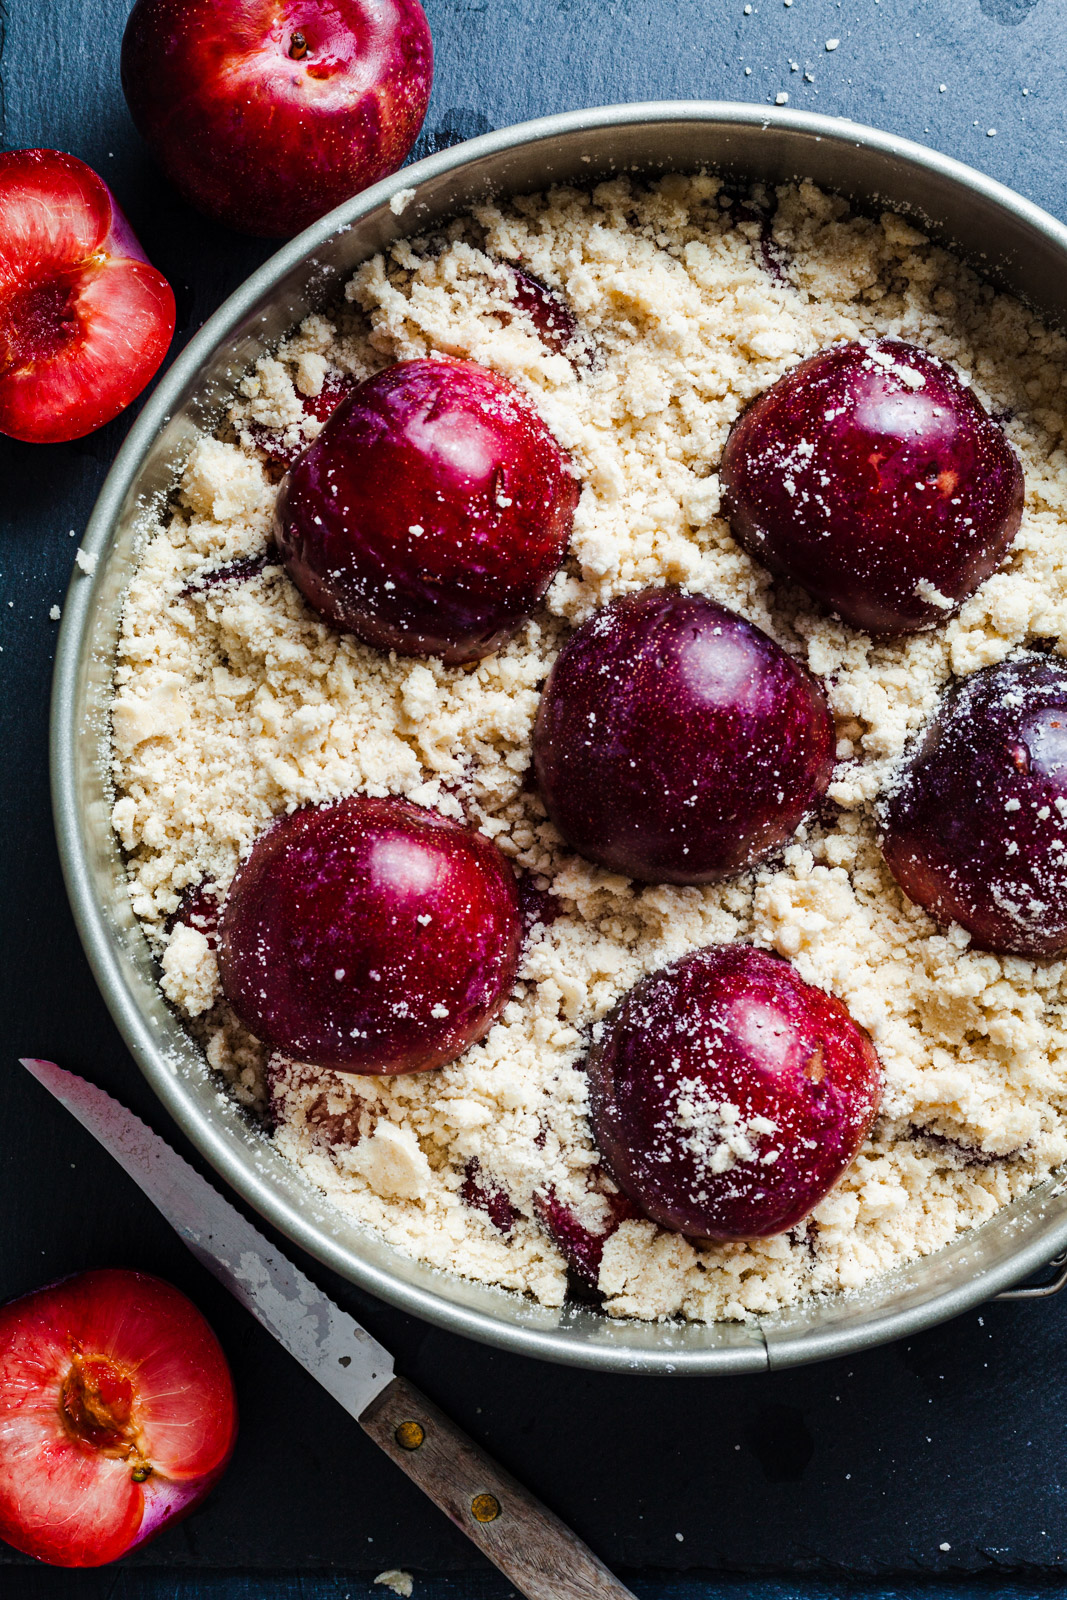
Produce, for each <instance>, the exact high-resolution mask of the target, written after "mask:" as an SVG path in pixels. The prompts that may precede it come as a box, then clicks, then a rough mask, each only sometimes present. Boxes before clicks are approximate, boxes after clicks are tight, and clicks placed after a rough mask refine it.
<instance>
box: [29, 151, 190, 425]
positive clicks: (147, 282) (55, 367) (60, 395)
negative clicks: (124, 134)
mask: <svg viewBox="0 0 1067 1600" xmlns="http://www.w3.org/2000/svg"><path fill="white" fill-rule="evenodd" d="M174 320H175V308H174V294H173V292H172V290H171V287H170V285H169V284H168V283H167V280H166V279H165V278H164V277H163V275H162V273H160V272H158V271H157V270H156V268H155V267H153V266H152V265H151V264H150V262H149V261H148V258H147V256H146V255H145V253H144V251H143V250H142V249H141V246H140V245H139V244H138V242H137V239H136V238H135V237H134V234H133V230H132V229H131V227H130V225H129V223H128V222H127V221H126V218H125V217H124V216H123V214H122V212H121V210H120V209H119V206H118V204H117V203H116V201H115V198H114V196H113V195H112V193H111V191H110V189H109V188H108V187H107V185H106V184H105V183H104V182H103V180H102V179H101V178H98V177H97V175H96V173H95V172H93V171H92V169H91V168H90V167H87V166H86V165H85V163H84V162H83V161H79V160H77V159H76V157H74V156H68V155H64V154H62V153H61V152H60V151H57V150H14V151H10V152H8V153H7V154H4V155H0V433H6V434H8V435H9V436H10V437H11V438H13V439H21V440H23V441H25V442H27V443H31V444H57V443H61V442H63V441H66V440H68V439H80V438H82V437H83V436H84V435H85V434H87V433H93V432H94V431H95V430H96V429H97V428H101V427H103V425H104V424H105V423H106V422H111V421H112V419H113V418H115V417H117V416H118V415H119V413H120V412H121V411H123V410H125V408H126V407H127V406H128V405H129V404H130V402H131V401H132V400H134V399H135V398H136V397H137V395H139V394H140V392H141V390H142V389H143V388H144V387H145V385H146V384H147V383H148V382H149V380H150V379H151V378H152V377H153V376H154V374H155V373H156V371H157V370H158V368H159V365H160V363H161V362H162V360H163V358H164V356H165V355H166V353H167V349H168V347H169V345H170V341H171V337H172V336H173V333H174Z"/></svg>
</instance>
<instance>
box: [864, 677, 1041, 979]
mask: <svg viewBox="0 0 1067 1600" xmlns="http://www.w3.org/2000/svg"><path fill="white" fill-rule="evenodd" d="M880 826H881V843H882V849H883V851H884V852H885V858H886V860H887V861H888V863H889V866H890V870H891V871H892V873H893V876H894V877H895V878H896V880H897V882H898V883H899V884H900V886H901V888H902V889H903V890H904V892H905V893H906V894H907V895H908V896H909V897H910V898H911V899H912V900H914V901H915V902H916V904H918V905H920V906H922V907H923V908H924V910H926V911H928V912H929V913H930V915H931V916H932V917H933V918H935V920H936V921H938V922H939V923H941V924H943V925H944V924H947V923H950V922H958V923H959V924H960V925H961V927H964V928H966V929H967V931H968V933H970V934H971V936H972V937H973V939H974V941H975V943H976V944H978V945H980V946H981V948H982V949H984V950H994V951H997V952H999V953H1000V954H1004V955H1018V956H1055V955H1061V954H1063V952H1064V951H1067V665H1064V663H1063V662H1062V661H1057V660H1051V659H1049V658H1048V657H1047V656H1044V655H1040V654H1038V653H1036V652H1035V653H1033V654H1030V655H1025V656H1020V657H1017V658H1016V659H1015V660H1013V661H1005V662H1002V663H1001V664H1000V665H999V666H994V667H985V668H983V669H982V670H981V671H980V672H975V673H972V674H971V676H970V677H969V678H965V679H964V680H963V682H962V683H960V684H958V685H957V686H956V687H955V688H953V689H950V690H949V692H948V693H947V694H946V695H945V696H944V697H943V699H942V701H941V704H940V705H939V707H938V709H937V713H936V715H935V716H934V719H933V721H932V722H931V723H930V726H929V727H928V728H927V729H926V730H925V732H924V733H923V734H922V735H921V736H920V738H919V740H918V741H917V743H916V745H915V747H914V749H913V750H912V751H911V752H910V754H909V755H908V757H907V759H906V760H905V762H904V764H903V766H902V767H901V769H900V771H899V773H898V774H897V777H896V780H895V782H894V783H893V785H892V786H891V788H890V790H889V792H888V794H887V795H886V796H885V798H884V799H883V801H882V804H881V807H880Z"/></svg>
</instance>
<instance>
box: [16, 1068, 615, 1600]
mask: <svg viewBox="0 0 1067 1600" xmlns="http://www.w3.org/2000/svg"><path fill="white" fill-rule="evenodd" d="M22 1065H23V1066H24V1067H25V1068H26V1069H27V1070H28V1071H29V1072H31V1073H32V1074H33V1076H34V1077H35V1078H36V1079H37V1081H38V1083H40V1084H43V1085H44V1087H45V1088H46V1089H47V1090H48V1091H49V1092H50V1093H51V1094H53V1095H54V1096H55V1098H56V1099H57V1100H58V1101H59V1102H60V1104H61V1105H64V1106H66V1108H67V1110H68V1111H69V1112H70V1113H71V1114H72V1116H74V1117H75V1118H76V1119H77V1121H78V1122H80V1123H81V1125H82V1127H83V1128H85V1130H86V1131H87V1132H88V1133H91V1134H92V1135H93V1137H94V1139H98V1140H99V1142H100V1143H101V1144H102V1145H103V1146H104V1149H105V1150H107V1151H108V1152H109V1154H110V1155H112V1156H113V1157H114V1159H115V1160H116V1161H117V1162H118V1164H119V1166H120V1167H121V1168H122V1169H123V1171H124V1172H126V1173H127V1174H128V1175H129V1176H130V1177H131V1178H132V1179H133V1181H134V1183H136V1184H137V1186H138V1188H139V1189H140V1190H141V1192H142V1194H145V1195H146V1196H147V1197H148V1199H149V1200H151V1202H152V1204H153V1205H154V1206H155V1207H156V1209H157V1210H158V1211H161V1212H162V1214H163V1215H164V1217H166V1219H167V1221H168V1222H169V1223H170V1225H171V1227H172V1228H174V1229H175V1231H176V1232H177V1233H178V1235H179V1236H180V1238H182V1239H183V1240H184V1241H185V1243H186V1244H187V1245H188V1246H189V1249H190V1250H191V1251H192V1252H193V1254H194V1255H195V1256H196V1258H197V1259H198V1260H199V1261H200V1262H202V1263H203V1265H204V1266H205V1267H206V1268H207V1269H208V1271H209V1272H211V1273H213V1274H214V1276H215V1277H216V1278H218V1280H219V1282H220V1283H223V1284H225V1286H226V1288H227V1289H229V1291H230V1293H231V1294H233V1295H235V1296H236V1298H237V1299H238V1300H239V1301H240V1302H241V1304H242V1305H243V1306H245V1307H246V1309H247V1310H249V1311H250V1312H251V1313H252V1315H253V1316H254V1317H255V1318H256V1319H257V1321H259V1322H261V1323H262V1324H263V1326H264V1327H265V1328H266V1329H267V1331H268V1332H269V1333H272V1334H273V1335H274V1337H275V1339H277V1341H278V1343H279V1344H280V1345H282V1346H283V1348H284V1349H286V1350H288V1352H289V1354H290V1355H291V1356H294V1357H295V1358H296V1360H297V1361H299V1363H300V1365H301V1366H302V1367H303V1368H304V1370H305V1371H306V1372H310V1374H311V1376H312V1377H313V1378H316V1379H317V1380H318V1382H319V1383H321V1384H322V1386H323V1388H324V1389H326V1390H328V1392H329V1393H330V1394H332V1395H333V1397H334V1399H335V1400H336V1401H337V1402H338V1403H339V1404H340V1405H341V1406H343V1407H344V1409H345V1410H346V1411H347V1412H348V1413H349V1415H350V1416H353V1417H355V1419H356V1421H357V1422H358V1423H359V1425H360V1427H361V1428H362V1429H363V1430H364V1432H365V1433H367V1434H369V1435H370V1437H371V1438H372V1439H373V1440H374V1442H375V1444H377V1445H380V1446H381V1448H382V1449H383V1450H384V1451H385V1453H386V1455H387V1456H389V1457H391V1459H392V1460H393V1461H395V1462H396V1464H397V1466H398V1467H401V1468H402V1469H403V1470H404V1472H406V1473H407V1475H408V1477H409V1478H411V1480H412V1481H413V1482H414V1483H416V1484H418V1486H419V1488H420V1489H421V1490H422V1491H423V1492H424V1493H425V1494H427V1495H429V1497H430V1499H431V1500H432V1501H433V1502H434V1504H435V1505H437V1506H439V1507H440V1509H441V1510H442V1511H444V1512H445V1514H446V1515H447V1516H449V1517H450V1518H451V1519H452V1521H453V1522H454V1523H455V1524H456V1526H457V1527H458V1528H461V1529H462V1530H463V1532H464V1533H465V1534H466V1535H467V1537H468V1538H469V1539H471V1540H473V1542H474V1543H475V1544H476V1545H477V1546H478V1548H479V1550H481V1551H482V1553H483V1554H484V1555H486V1556H488V1557H489V1560H490V1561H492V1562H493V1563H494V1564H495V1565H496V1566H498V1567H499V1568H500V1570H501V1572H503V1573H504V1575H505V1576H506V1577H507V1578H509V1579H510V1581H511V1582H512V1583H513V1584H514V1585H515V1587H516V1588H517V1589H518V1590H519V1591H520V1593H521V1594H524V1595H526V1596H527V1597H528V1600H635V1597H634V1595H633V1594H632V1592H631V1591H630V1590H629V1589H626V1588H624V1587H623V1585H622V1584H621V1583H619V1581H618V1579H617V1578H615V1577H614V1576H613V1575H612V1574H611V1573H610V1572H609V1571H608V1569H607V1568H606V1567H605V1566H603V1565H602V1563H601V1562H599V1561H598V1560H597V1558H596V1556H595V1555H594V1554H593V1552H592V1551H591V1550H590V1549H589V1548H588V1546H586V1545H585V1544H583V1543H582V1541H581V1540H580V1539H579V1538H578V1536H577V1534H574V1533H572V1532H571V1530H570V1529H569V1528H568V1527H567V1526H566V1525H565V1524H564V1523H562V1522H561V1521H560V1520H559V1518H558V1517H557V1516H555V1515H554V1514H553V1513H552V1512H551V1511H549V1510H548V1508H547V1507H546V1506H543V1505H541V1503H540V1502H539V1501H538V1500H535V1499H534V1497H533V1496H532V1495H531V1494H529V1493H528V1492H527V1490H525V1489H524V1488H523V1487H522V1485H521V1484H520V1483H518V1482H516V1480H515V1479H514V1478H513V1477H511V1475H510V1474H509V1473H507V1472H505V1471H504V1470H503V1468H502V1467H499V1466H497V1464H496V1462H495V1461H493V1460H492V1459H491V1458H490V1457H489V1456H487V1455H486V1454H485V1452H484V1451H483V1450H481V1449H480V1448H479V1446H478V1445H476V1444H475V1443H474V1441H473V1439H470V1438H468V1437H467V1435H466V1434H465V1433H463V1431H462V1430H461V1429H460V1428H458V1427H456V1425H455V1423H453V1422H450V1421H449V1419H448V1418H447V1417H446V1416H445V1415H444V1413H443V1412H441V1411H439V1410H438V1409H437V1407H436V1406H435V1405H434V1404H433V1402H432V1401H430V1400H427V1398H426V1396H425V1395H424V1394H421V1393H420V1391H419V1390H418V1389H416V1388H415V1386H414V1385H413V1384H410V1383H408V1382H407V1381H406V1379H404V1378H398V1377H396V1376H394V1372H393V1358H392V1356H391V1355H390V1354H389V1352H388V1350H386V1349H385V1348H384V1346H382V1345H380V1344H379V1343H378V1341H377V1339H373V1338H372V1337H371V1335H370V1334H369V1333H367V1332H366V1330H365V1329H363V1328H361V1327H360V1325H359V1323H358V1322H356V1321H354V1319H353V1318H352V1317H350V1316H349V1315H348V1313H347V1312H346V1311H342V1310H341V1308H340V1306H336V1305H334V1303H333V1301H332V1300H331V1299H330V1298H329V1297H328V1296H327V1295H325V1294H323V1293H322V1291H321V1290H320V1289H318V1288H317V1287H316V1286H315V1284H313V1283H312V1281H311V1279H310V1278H308V1277H306V1276H305V1275H304V1273H302V1272H301V1271H300V1270H299V1268H298V1267H295V1266H294V1265H293V1263H292V1262H291V1261H290V1260H288V1258H287V1257H286V1256H284V1255H282V1253H281V1252H280V1251H279V1250H275V1248H274V1247H273V1245H272V1244H271V1243H270V1242H269V1240H267V1239H266V1238H264V1236H263V1234H261V1233H260V1232H259V1230H258V1229H257V1228H254V1227H253V1226H252V1224H251V1223H250V1222H248V1221H247V1220H246V1219H245V1218H244V1217H243V1216H242V1215H241V1213H240V1212H239V1211H238V1210H237V1209H236V1207H235V1206H232V1205H231V1204H230V1202H229V1201H228V1200H225V1199H223V1197H222V1195H220V1194H219V1192H218V1191H217V1190H216V1189H215V1188H214V1187H213V1185H212V1184H210V1183H208V1182H207V1180H206V1179H205V1178H202V1177H201V1176H200V1174H199V1173H198V1172H196V1171H194V1170H193V1168H192V1167H191V1166H190V1165H189V1163H188V1162H187V1161H184V1160H183V1159H182V1157H181V1156H180V1155H178V1153H177V1151H176V1150H172V1149H171V1147H170V1145H169V1144H167V1142H166V1140H164V1139H161V1138H160V1137H159V1135H158V1134H157V1133H153V1132H152V1130H151V1128H149V1127H147V1126H146V1124H145V1123H143V1122H142V1121H141V1119H140V1117H135V1116H134V1114H133V1112H132V1111H128V1110H127V1109H126V1107H125V1106H123V1105H120V1104H119V1102H118V1101H117V1100H113V1099H112V1098H111V1096H110V1095H109V1094H105V1092H104V1091H103V1089H98V1088H96V1087H95V1085H94V1084H91V1083H87V1082H86V1081H85V1079H84V1078H79V1077H77V1076H76V1075H75V1074H74V1073H73V1072H65V1071H64V1070H63V1068H62V1067H57V1066H56V1065H55V1063H54V1062H52V1061H23V1063H22Z"/></svg>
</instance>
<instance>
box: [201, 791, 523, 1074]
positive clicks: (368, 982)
mask: <svg viewBox="0 0 1067 1600" xmlns="http://www.w3.org/2000/svg"><path fill="white" fill-rule="evenodd" d="M521 945H522V923H521V919H520V916H519V903H518V892H517V889H516V886H515V879H514V876H513V874H512V872H511V869H510V867H509V866H508V864H507V861H506V860H505V858H504V856H503V855H502V854H501V853H500V851H499V849H498V848H497V846H496V845H495V844H493V843H492V841H491V840H490V839H487V838H486V837H485V835H484V834H479V833H474V832H472V831H470V830H468V829H467V828H464V827H461V826H460V825H459V823H456V822H452V821H451V820H450V819H449V818H447V817H443V816H441V815H440V814H439V813H438V812H434V811H428V810H426V809H424V808H423V807H421V806H416V805H413V804H412V803H411V802H410V801H408V800H402V799H397V798H395V797H389V798H386V799H375V798H372V797H369V796H366V795H355V796H350V797H349V798H348V799H345V800H340V801H336V802H334V803H333V804H330V805H325V806H317V807H305V808H304V809H302V810H300V811H294V812H292V813H291V814H290V815H288V816H285V817H282V818H281V819H280V820H278V821H276V822H275V823H274V824H272V826H271V827H269V828H268V829H267V830H266V831H265V832H264V833H262V834H260V836H259V838H258V839H257V840H256V842H255V844H254V845H253V847H252V850H251V852H250V853H249V855H248V856H247V857H246V858H245V860H244V861H243V862H242V864H241V866H240V867H239V868H238V871H237V875H236V877H235V878H234V881H233V883H232V885H231V887H230V891H229V894H228V896H227V899H226V904H225V906H224V907H223V912H222V918H221V922H220V928H219V948H218V961H219V975H220V978H221V981H222V988H223V993H224V994H225V996H226V998H227V1000H228V1001H229V1003H230V1005H231V1006H232V1008H233V1010H234V1012H235V1013H236V1014H237V1016H238V1018H239V1019H240V1020H241V1022H243V1023H244V1025H245V1026H246V1027H247V1028H248V1029H249V1030H250V1032H252V1033H253V1034H254V1035H255V1036H256V1037H257V1038H258V1039H261V1040H262V1041H263V1042H264V1043H265V1044H268V1045H270V1046H271V1047H272V1048H274V1049H276V1050H280V1051H282V1052H283V1053H285V1054H286V1055H288V1056H291V1057H292V1058H294V1059H295V1060H298V1061H304V1062H307V1063H309V1064H311V1065H313V1066H317V1067H324V1068H332V1069H334V1070H336V1071H340V1072H359V1073H374V1074H386V1073H403V1072H426V1071H429V1070H431V1069H432V1068H434V1067H439V1066H443V1065H444V1064H445V1062H448V1061H452V1060H454V1059H455V1058H456V1057H457V1056H459V1055H461V1054H462V1053H463V1051H464V1050H466V1049H468V1048H469V1046H470V1045H472V1044H474V1043H476V1042H477V1041H478V1040H479V1039H481V1038H483V1037H484V1035H485V1034H486V1033H487V1032H488V1030H489V1028H490V1026H491V1025H492V1023H493V1021H494V1020H495V1019H496V1017H497V1016H498V1015H499V1013H500V1011H501V1010H502V1009H503V1007H504V1005H505V1004H506V1002H507V999H508V996H509V995H510V993H511V989H512V986H513V983H514V980H515V973H516V970H517V968H518V961H519V954H520V951H521Z"/></svg>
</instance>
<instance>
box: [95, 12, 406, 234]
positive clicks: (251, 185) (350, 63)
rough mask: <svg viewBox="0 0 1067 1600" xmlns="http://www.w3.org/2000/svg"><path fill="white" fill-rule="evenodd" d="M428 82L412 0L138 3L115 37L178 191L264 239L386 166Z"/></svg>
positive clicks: (298, 225) (297, 226) (139, 114)
mask: <svg viewBox="0 0 1067 1600" xmlns="http://www.w3.org/2000/svg"><path fill="white" fill-rule="evenodd" d="M432 77H433V45H432V43H431V40H430V29H429V24H428V23H427V21H426V15H425V13H424V11H423V9H422V7H421V5H420V4H419V3H418V0H137V3H136V4H135V5H134V7H133V10H132V11H131V12H130V18H129V21H128V22H127V24H126V31H125V34H124V35H123V40H122V88H123V93H124V94H125V96H126V102H127V104H128V105H129V108H130V114H131V116H132V117H133V120H134V122H135V124H136V125H137V129H138V131H139V132H140V133H141V135H142V136H143V138H144V139H145V141H146V143H147V144H148V145H149V147H150V148H151V150H152V152H153V154H154V155H155V157H156V159H157V160H158V162H159V164H160V166H161V167H162V168H163V170H164V172H165V173H166V174H167V176H168V178H169V179H170V180H171V182H172V183H173V184H174V186H175V188H176V189H178V190H179V191H180V193H181V194H182V195H184V197H185V198H186V200H188V201H189V202H190V204H191V205H194V206H196V207H197V208H198V210H200V211H203V212H205V213H206V214H207V215H208V216H209V217H213V218H214V219H215V221H216V222H222V223H225V224H227V225H228V226H229V227H231V228H239V229H241V230H242V231H244V232H245V233H254V234H260V235H263V236H266V237H268V238H286V237H288V236H289V235H291V234H294V233H299V232H300V230H301V229H302V228H306V227H307V226H308V224H309V223H311V222H314V221H315V219H316V218H317V217H321V216H322V215H323V214H324V213H325V212H327V211H331V210H332V209H333V207H334V206H337V205H340V203H341V201H342V200H347V199H348V197H349V196H350V195H353V194H356V193H357V192H358V191H359V190H360V189H365V188H366V187H367V186H368V184H372V183H377V181H378V179H379V178H384V177H385V176H386V175H387V174H388V173H390V172H395V171H396V169H397V168H398V167H399V166H401V164H402V163H403V161H404V157H405V156H406V155H407V153H408V151H409V150H410V149H411V146H412V144H413V143H414V142H415V137H416V135H417V134H418V131H419V128H420V127H421V125H422V119H423V117H424V116H425V115H426V107H427V104H428V103H429V98H430V83H431V80H432Z"/></svg>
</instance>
